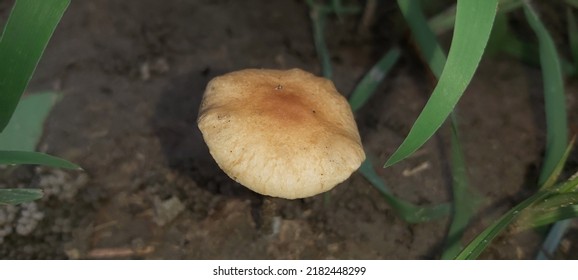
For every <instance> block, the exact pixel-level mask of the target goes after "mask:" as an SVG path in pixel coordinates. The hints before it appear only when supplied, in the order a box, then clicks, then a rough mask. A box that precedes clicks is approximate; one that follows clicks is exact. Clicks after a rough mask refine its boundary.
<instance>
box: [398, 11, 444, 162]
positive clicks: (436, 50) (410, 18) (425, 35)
mask: <svg viewBox="0 0 578 280" xmlns="http://www.w3.org/2000/svg"><path fill="white" fill-rule="evenodd" d="M397 5H398V6H399V9H400V10H401V13H402V14H403V16H404V17H405V19H406V21H407V23H408V25H409V27H410V29H411V32H412V35H413V37H414V38H415V40H416V41H417V45H418V46H419V48H420V52H421V53H422V55H423V56H424V59H425V60H426V61H427V62H428V65H430V68H431V71H432V72H433V73H434V75H436V77H438V78H439V77H440V76H441V74H442V72H443V69H444V65H445V64H446V55H445V54H444V51H443V50H442V48H441V47H440V45H439V44H438V43H437V38H436V36H435V34H434V33H433V32H432V30H431V29H430V28H424V27H427V26H428V23H427V20H426V18H425V15H424V14H423V11H422V8H421V2H420V1H415V0H397ZM390 160H391V159H390Z"/></svg>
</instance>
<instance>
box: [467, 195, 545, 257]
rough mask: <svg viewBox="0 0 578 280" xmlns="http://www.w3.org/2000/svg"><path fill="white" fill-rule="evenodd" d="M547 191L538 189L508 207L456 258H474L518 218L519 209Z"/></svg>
mask: <svg viewBox="0 0 578 280" xmlns="http://www.w3.org/2000/svg"><path fill="white" fill-rule="evenodd" d="M548 194H549V192H547V191H540V192H538V193H536V194H534V195H533V196H531V197H530V198H528V199H526V200H524V201H523V202H521V203H520V204H518V205H516V206H515V207H513V208H512V209H510V210H509V211H508V212H507V213H506V214H504V215H503V216H502V217H500V219H498V220H496V221H495V222H494V223H492V225H490V226H489V227H487V228H486V229H485V230H484V231H483V232H482V233H480V234H479V235H478V236H476V238H474V240H472V241H471V242H470V243H469V244H468V245H467V246H466V247H465V248H464V249H463V250H462V251H461V252H460V253H459V254H458V255H457V256H456V259H458V260H471V259H476V258H478V257H479V256H480V254H481V253H482V252H483V251H484V250H485V249H486V247H487V246H488V245H489V244H490V243H491V242H492V240H494V238H496V236H498V234H500V233H501V232H502V231H503V230H504V229H506V227H507V226H508V225H510V223H512V222H513V221H514V220H515V219H516V218H518V216H519V214H520V212H521V211H523V210H524V209H526V208H527V207H529V206H530V205H532V204H533V203H534V202H536V201H539V200H542V199H544V198H545V197H547V196H548Z"/></svg>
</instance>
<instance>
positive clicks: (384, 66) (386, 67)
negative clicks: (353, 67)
mask: <svg viewBox="0 0 578 280" xmlns="http://www.w3.org/2000/svg"><path fill="white" fill-rule="evenodd" d="M399 55H400V51H399V49H398V48H393V49H391V50H389V51H388V52H387V53H386V54H385V55H384V56H383V57H382V58H381V59H380V60H379V61H378V62H377V63H376V64H375V65H374V66H373V67H372V68H371V70H369V72H368V73H367V74H366V75H365V76H363V78H362V79H361V81H360V82H359V83H358V84H357V86H356V87H355V89H354V90H353V93H352V94H351V97H350V98H349V104H350V105H351V110H353V111H354V112H355V111H357V110H359V108H361V107H362V106H363V105H365V103H367V101H368V100H369V98H370V97H371V96H372V95H373V93H375V90H376V89H377V86H379V84H380V83H381V81H383V79H384V78H385V76H387V74H388V73H389V71H390V70H391V68H393V65H395V63H396V62H397V61H398V60H399Z"/></svg>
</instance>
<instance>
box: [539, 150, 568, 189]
mask: <svg viewBox="0 0 578 280" xmlns="http://www.w3.org/2000/svg"><path fill="white" fill-rule="evenodd" d="M575 141H576V138H572V139H571V140H570V143H569V144H568V146H567V147H566V150H564V153H563V154H562V158H561V159H560V160H559V161H558V163H556V166H555V167H554V170H552V172H551V173H550V176H549V177H548V179H546V181H545V182H544V183H543V184H542V186H540V188H541V189H551V188H553V187H554V185H555V184H556V182H557V181H558V177H560V173H562V169H564V164H566V159H567V158H568V156H570V152H571V151H572V147H574V142H575ZM561 189H562V192H564V191H565V189H564V186H562V187H561Z"/></svg>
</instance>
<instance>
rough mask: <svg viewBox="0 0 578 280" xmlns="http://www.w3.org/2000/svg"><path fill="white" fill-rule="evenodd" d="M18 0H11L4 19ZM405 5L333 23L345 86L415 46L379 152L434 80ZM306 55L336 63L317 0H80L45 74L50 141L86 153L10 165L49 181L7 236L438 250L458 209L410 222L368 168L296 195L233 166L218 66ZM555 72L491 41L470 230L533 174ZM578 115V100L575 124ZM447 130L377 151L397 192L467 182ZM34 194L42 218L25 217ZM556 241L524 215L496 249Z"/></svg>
mask: <svg viewBox="0 0 578 280" xmlns="http://www.w3.org/2000/svg"><path fill="white" fill-rule="evenodd" d="M12 3H13V1H2V2H0V15H1V19H2V22H4V21H5V19H6V17H7V15H8V12H9V8H10V7H11V5H12ZM398 18H399V14H398V12H397V10H396V8H395V6H388V5H386V6H384V7H379V10H378V11H376V14H375V18H374V21H373V22H370V25H368V26H366V27H363V26H360V24H359V22H361V19H360V17H359V16H346V17H344V18H343V19H341V20H339V19H336V18H331V20H330V21H329V22H328V27H327V28H328V31H327V34H328V36H327V40H328V46H329V49H330V50H331V53H332V62H333V65H334V67H335V69H334V70H335V77H334V81H335V84H336V86H337V88H338V89H339V90H340V92H341V93H343V94H344V95H345V96H348V95H349V94H350V93H351V91H352V89H353V87H354V86H355V84H356V82H357V81H358V80H359V79H360V77H361V76H362V75H363V74H364V73H365V72H366V71H367V70H368V69H369V68H370V67H371V66H372V64H373V63H374V62H375V61H376V59H378V58H379V56H380V55H382V54H383V53H385V51H387V50H388V49H389V48H390V47H392V46H394V45H399V46H400V47H402V48H403V49H404V54H403V56H402V59H401V61H400V62H399V63H398V64H397V65H396V67H395V69H394V71H393V72H392V73H391V75H390V76H388V78H387V79H386V80H385V82H384V83H383V85H381V86H380V88H379V89H378V92H377V93H376V95H375V97H374V98H373V99H372V101H371V102H370V104H368V105H366V106H365V107H364V108H362V110H361V111H360V112H358V113H357V114H356V120H357V122H358V125H359V129H360V132H361V136H362V139H363V143H364V145H365V149H366V151H367V153H368V155H370V157H372V158H373V160H374V163H375V164H376V166H381V165H382V164H383V163H384V162H385V160H386V159H387V158H388V156H389V155H391V154H392V153H393V151H394V150H395V149H396V147H397V146H398V145H399V144H400V143H401V141H402V140H403V138H404V136H405V135H407V133H408V132H409V129H410V127H411V125H412V123H413V121H414V120H415V118H416V117H417V115H418V114H419V112H420V110H421V108H422V107H423V105H424V104H425V102H426V100H427V96H428V94H429V93H430V92H431V89H432V83H431V78H430V75H429V74H428V73H427V72H426V71H424V69H423V66H422V63H421V62H420V61H419V57H418V56H417V55H416V54H415V52H414V51H413V50H412V49H411V47H408V46H409V45H408V40H407V36H406V34H405V32H403V30H404V27H403V26H396V24H398V22H399V21H398V20H396V19H398ZM293 67H298V68H302V69H305V70H308V71H311V72H313V73H317V74H320V73H321V69H320V66H319V63H318V59H317V56H316V52H315V47H314V45H313V40H312V34H311V25H310V21H309V15H308V7H307V5H306V4H304V1H292V0H274V1H259V0H248V1H233V0H228V1H227V0H218V1H217V0H195V1H190V0H189V1H185V0H165V1H156V0H139V1H116V0H98V1H72V4H71V5H70V7H69V9H68V10H67V12H66V14H65V16H64V18H63V19H62V22H61V23H60V25H59V26H58V28H57V30H56V32H55V34H54V37H53V38H52V40H51V42H50V44H49V46H48V48H47V50H46V53H45V55H44V57H43V58H42V60H41V62H40V65H39V67H38V70H37V72H36V74H35V76H34V78H33V80H32V82H31V84H30V87H29V90H28V92H29V93H34V92H38V91H45V90H57V91H59V92H61V93H62V98H61V100H60V101H59V103H58V104H57V105H56V106H55V108H54V110H53V111H52V113H51V115H50V117H49V118H48V120H47V123H46V130H45V134H44V137H43V139H42V141H41V144H40V146H39V149H40V150H42V151H45V152H48V153H50V154H53V155H57V156H60V157H63V158H66V159H68V160H71V161H73V162H75V163H78V164H79V165H81V166H82V167H83V168H84V169H85V171H84V172H77V171H65V172H64V171H59V170H53V169H48V168H33V167H20V168H8V169H6V168H5V169H2V170H0V171H1V172H2V175H1V176H2V179H1V180H2V182H4V183H3V184H4V185H14V184H16V185H18V186H31V187H42V188H44V189H45V190H47V192H48V195H47V197H45V198H44V199H43V200H41V201H37V202H36V203H34V204H31V205H25V206H18V207H16V208H10V209H7V208H4V211H5V212H6V213H8V212H10V213H12V215H13V221H12V224H11V225H12V227H13V228H14V230H13V232H12V233H11V234H8V235H6V236H5V237H4V239H3V242H2V243H1V244H0V256H1V258H5V259H65V258H71V259H78V258H80V259H86V258H96V259H109V258H115V259H116V258H118V259H141V258H142V259H435V258H439V257H440V255H441V252H442V249H443V245H444V237H445V235H446V232H447V229H448V221H449V219H448V218H444V219H441V220H437V221H432V222H427V223H420V224H408V223H406V222H404V221H403V220H402V219H400V218H399V217H398V216H397V215H396V213H395V212H394V211H393V210H392V209H391V208H390V207H389V206H388V205H387V203H386V202H385V201H384V200H383V198H382V197H381V196H380V193H379V192H378V191H377V190H376V189H374V188H373V187H372V186H371V185H370V184H369V183H368V182H367V181H366V180H365V179H364V178H363V177H362V176H361V175H359V174H357V173H354V174H353V176H352V177H351V178H350V179H349V180H347V181H345V182H344V183H342V184H340V185H338V186H337V187H336V188H335V189H333V190H332V191H330V192H329V193H328V195H318V196H315V197H312V198H307V199H300V200H282V199H275V198H267V197H263V196H261V195H258V194H255V193H253V192H251V191H249V190H248V189H246V188H244V187H242V186H240V185H239V184H237V183H235V182H234V181H232V180H231V179H229V178H228V177H227V176H226V175H225V174H224V173H223V172H222V171H220V170H219V169H218V167H217V165H216V164H215V162H214V161H213V159H212V158H211V156H210V155H209V153H208V150H207V148H206V146H205V144H204V142H203V139H202V137H201V134H200V132H199V130H198V128H197V127H196V117H197V113H198V106H199V102H200V99H201V96H202V93H203V91H204V87H205V86H206V84H207V82H208V81H209V80H210V79H211V78H212V77H215V76H217V75H219V74H222V73H226V72H229V71H233V70H238V69H243V68H278V69H288V68H293ZM540 80H541V79H540V72H539V70H538V69H536V68H532V67H529V66H526V65H523V64H521V63H519V62H517V61H515V60H512V59H509V58H507V57H500V56H498V57H486V58H484V60H483V62H482V64H481V66H480V69H479V70H478V72H477V75H476V76H475V78H474V80H473V82H472V83H471V85H470V86H469V88H468V90H467V92H466V94H465V95H464V97H463V98H462V100H461V101H460V103H459V106H458V110H459V114H460V116H461V119H460V128H461V130H462V131H461V132H462V140H463V146H464V149H465V154H466V160H467V163H468V166H469V175H470V181H471V184H472V185H473V186H474V187H475V189H476V191H477V193H478V194H479V195H480V196H481V197H483V200H482V201H483V203H482V204H481V206H480V209H479V211H478V215H477V216H476V218H475V220H474V221H473V224H472V226H471V227H470V228H469V230H468V231H467V233H466V237H467V238H471V237H473V236H474V234H475V233H477V232H479V231H480V230H481V229H483V227H484V226H485V225H487V224H488V223H489V222H491V221H492V219H494V218H496V217H498V216H499V215H500V214H501V213H503V212H505V211H506V210H507V209H509V208H510V207H511V206H513V205H514V204H516V203H517V202H519V201H521V200H522V199H523V198H525V197H527V196H528V195H529V194H531V193H532V191H533V190H534V189H533V186H534V185H535V181H536V176H537V175H536V172H537V170H538V169H539V165H540V161H541V158H542V154H543V147H544V141H545V139H544V135H545V134H544V131H545V124H544V120H543V109H542V108H543V99H542V85H541V82H540ZM567 91H568V104H569V108H568V109H569V110H570V111H571V112H575V111H578V110H576V109H577V108H578V104H577V103H578V101H577V100H576V99H577V95H576V86H575V85H574V84H573V82H572V81H569V82H568V89H567ZM577 124H578V118H577V114H576V113H572V117H571V125H572V127H573V129H574V131H576V125H577ZM448 135H449V134H448V127H447V126H445V127H443V128H442V130H441V132H440V133H438V135H437V136H436V137H434V138H432V140H431V141H429V142H428V143H427V145H425V146H424V147H423V148H422V149H420V150H419V151H418V152H417V153H416V154H415V155H414V156H412V157H411V158H409V159H407V160H405V161H403V162H402V163H400V164H398V165H396V166H394V167H392V168H388V169H381V168H379V169H378V172H379V174H380V175H381V176H382V177H383V178H384V180H386V181H387V183H388V185H389V186H390V187H391V189H392V190H393V192H394V193H395V194H396V195H398V196H399V197H402V198H404V199H406V200H409V201H412V202H414V203H416V204H421V205H426V204H438V203H442V202H447V201H449V200H450V197H451V195H450V191H451V190H450V183H451V179H450V177H449V175H448V174H449V173H448V168H449V156H448V152H449V145H448V143H449V137H448ZM577 161H578V160H577V157H576V156H575V155H574V156H573V158H572V159H571V162H570V164H569V167H571V168H576V166H577V165H578V164H577ZM419 166H425V168H419V169H416V167H419ZM408 171H409V172H408ZM411 171H414V172H411ZM8 210H9V211H8ZM24 212H26V213H29V214H25V215H24V216H32V217H33V218H27V219H22V217H23V213H24ZM30 213H32V214H30ZM19 223H20V224H24V225H25V226H22V225H21V228H20V230H16V228H17V227H18V224H19ZM568 236H569V237H568V239H566V240H565V241H564V243H563V249H564V248H566V249H565V250H566V251H565V252H562V255H561V256H562V257H563V258H575V257H577V255H576V253H573V254H572V253H571V251H572V250H571V249H572V248H574V246H575V245H574V242H572V241H573V239H571V237H573V238H575V236H576V233H575V232H571V234H569V235H568ZM540 241H541V235H540V233H539V232H524V233H507V234H504V235H503V236H501V237H500V238H498V239H497V240H496V241H495V242H494V243H493V245H492V246H491V247H490V248H489V249H488V250H487V251H486V253H485V254H484V256H483V257H484V258H492V259H527V258H533V257H534V255H535V254H536V252H537V250H538V245H539V243H540ZM564 244H565V245H564ZM564 246H565V247H564Z"/></svg>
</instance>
